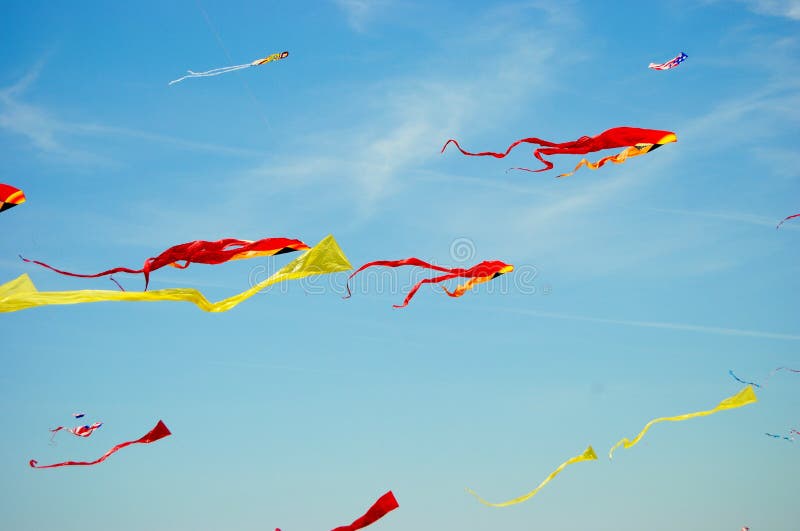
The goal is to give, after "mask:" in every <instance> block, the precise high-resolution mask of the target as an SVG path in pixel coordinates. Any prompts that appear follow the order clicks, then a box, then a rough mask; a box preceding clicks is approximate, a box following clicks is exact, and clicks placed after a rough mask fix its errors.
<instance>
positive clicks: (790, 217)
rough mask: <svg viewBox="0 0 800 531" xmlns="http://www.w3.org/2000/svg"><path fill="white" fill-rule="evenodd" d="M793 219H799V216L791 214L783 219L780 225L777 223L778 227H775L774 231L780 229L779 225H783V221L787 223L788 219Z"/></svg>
mask: <svg viewBox="0 0 800 531" xmlns="http://www.w3.org/2000/svg"><path fill="white" fill-rule="evenodd" d="M794 218H800V214H792V215H791V216H788V217H785V218H783V220H782V221H781V222H780V223H778V226H777V227H775V230H778V229H779V228H781V225H783V223H784V222H785V221H789V220H790V219H794Z"/></svg>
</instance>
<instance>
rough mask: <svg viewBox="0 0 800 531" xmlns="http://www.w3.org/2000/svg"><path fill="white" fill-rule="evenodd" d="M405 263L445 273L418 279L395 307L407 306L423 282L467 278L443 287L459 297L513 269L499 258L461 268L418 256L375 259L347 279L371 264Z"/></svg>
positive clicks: (450, 293)
mask: <svg viewBox="0 0 800 531" xmlns="http://www.w3.org/2000/svg"><path fill="white" fill-rule="evenodd" d="M406 265H411V266H418V267H424V268H426V269H432V270H433V271H440V272H442V273H445V274H444V275H440V276H438V277H433V278H426V279H424V280H420V281H419V282H417V284H416V285H415V286H414V287H413V288H411V291H409V292H408V295H406V298H405V300H404V301H403V304H401V305H396V304H395V305H394V307H395V308H404V307H405V306H407V305H408V303H409V301H411V299H412V297H414V295H415V294H416V293H417V290H419V288H420V287H421V286H422V285H423V284H430V283H434V284H439V283H440V282H444V281H445V280H450V279H453V278H468V279H469V280H468V281H467V282H466V283H464V284H461V285H460V286H458V287H456V289H455V290H453V291H449V290H448V289H447V288H444V291H445V293H447V294H448V295H450V296H451V297H460V296H462V295H463V294H464V293H466V292H467V291H469V290H471V289H472V288H473V287H475V286H476V285H478V284H483V283H484V282H489V281H490V280H492V279H494V278H497V277H499V276H500V275H503V274H505V273H510V272H512V271H514V266H513V265H509V264H506V263H503V262H500V261H499V260H492V261H486V262H481V263H480V264H478V265H475V266H472V267H471V268H469V269H462V268H460V267H456V268H447V267H440V266H437V265H433V264H429V263H428V262H425V261H423V260H420V259H419V258H406V259H405V260H376V261H375V262H369V263H367V264H364V265H363V266H361V267H359V268H358V269H357V270H356V271H355V273H353V274H352V275H350V277H349V278H348V280H350V279H351V278H353V277H354V276H356V275H357V274H358V273H360V272H361V271H363V270H365V269H366V268H368V267H372V266H384V267H400V266H406ZM350 295H351V293H350V286H349V285H348V286H347V296H346V297H345V298H346V299H347V298H349V297H350Z"/></svg>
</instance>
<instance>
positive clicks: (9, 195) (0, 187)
mask: <svg viewBox="0 0 800 531" xmlns="http://www.w3.org/2000/svg"><path fill="white" fill-rule="evenodd" d="M24 202H25V194H24V193H22V190H20V189H19V188H14V187H13V186H10V185H8V184H3V183H0V212H3V211H4V210H8V209H10V208H14V207H15V206H17V205H21V204H22V203H24Z"/></svg>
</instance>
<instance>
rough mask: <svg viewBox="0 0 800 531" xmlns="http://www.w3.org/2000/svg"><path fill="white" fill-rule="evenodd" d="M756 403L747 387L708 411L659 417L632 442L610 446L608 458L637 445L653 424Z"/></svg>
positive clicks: (750, 389) (752, 392) (649, 423)
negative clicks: (620, 450)
mask: <svg viewBox="0 0 800 531" xmlns="http://www.w3.org/2000/svg"><path fill="white" fill-rule="evenodd" d="M757 401H758V398H757V397H756V393H755V391H753V387H752V386H750V385H748V386H747V387H745V388H744V389H742V390H741V391H739V392H738V393H736V394H735V395H733V396H730V397H728V398H726V399H725V400H723V401H722V402H720V403H719V405H717V407H715V408H714V409H709V410H708V411H698V412H696V413H687V414H685V415H678V416H675V417H661V418H657V419H654V420H651V421H650V422H648V423H647V424H646V425H645V427H644V429H642V431H641V432H639V435H637V436H636V437H634V439H633V440H630V439H627V438H623V439H621V440H620V441H619V442H618V443H617V444H615V445H614V446H612V447H611V450H609V451H608V458H609V459H612V457H613V454H614V450H616V449H617V448H619V447H620V446H624V447H625V448H630V447H631V446H634V445H635V444H636V443H638V442H639V441H640V440H641V439H642V437H644V434H645V433H647V431H648V430H649V429H650V427H651V426H652V425H653V424H657V423H659V422H666V421H670V422H677V421H681V420H686V419H691V418H694V417H704V416H706V415H711V414H713V413H717V412H718V411H723V410H725V409H734V408H737V407H742V406H746V405H748V404H752V403H754V402H757Z"/></svg>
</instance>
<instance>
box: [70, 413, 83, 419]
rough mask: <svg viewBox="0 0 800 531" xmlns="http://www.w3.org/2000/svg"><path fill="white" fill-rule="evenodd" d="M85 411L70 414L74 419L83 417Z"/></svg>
mask: <svg viewBox="0 0 800 531" xmlns="http://www.w3.org/2000/svg"><path fill="white" fill-rule="evenodd" d="M85 414H86V413H73V414H72V416H73V417H75V418H76V419H79V418H83V416H84V415H85Z"/></svg>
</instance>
